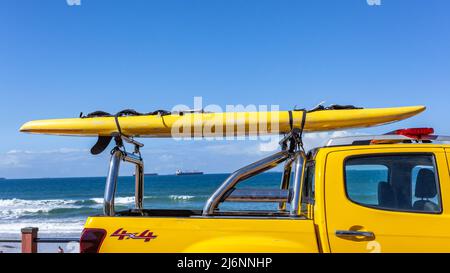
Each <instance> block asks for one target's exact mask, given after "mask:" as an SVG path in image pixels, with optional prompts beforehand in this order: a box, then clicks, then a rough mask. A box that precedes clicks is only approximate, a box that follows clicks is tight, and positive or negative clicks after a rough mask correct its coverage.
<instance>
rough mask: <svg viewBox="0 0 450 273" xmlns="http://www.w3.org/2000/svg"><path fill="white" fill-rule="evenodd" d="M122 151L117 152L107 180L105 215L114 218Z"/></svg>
mask: <svg viewBox="0 0 450 273" xmlns="http://www.w3.org/2000/svg"><path fill="white" fill-rule="evenodd" d="M122 157H123V154H122V151H120V150H116V151H115V152H114V153H113V154H112V156H111V161H110V163H109V171H108V177H107V178H106V186H105V196H104V202H103V213H104V214H105V215H106V216H114V195H115V193H116V187H117V179H118V177H119V169H120V161H121V160H122Z"/></svg>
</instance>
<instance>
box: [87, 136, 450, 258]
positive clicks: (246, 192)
mask: <svg viewBox="0 0 450 273" xmlns="http://www.w3.org/2000/svg"><path fill="white" fill-rule="evenodd" d="M432 133H433V132H432V131H431V130H430V129H408V130H398V131H396V132H392V133H390V134H386V135H380V136H359V137H345V138H336V139H331V140H330V141H329V142H328V144H327V145H326V146H324V147H321V148H317V149H314V150H312V151H310V152H308V153H305V152H304V151H303V149H302V145H301V134H300V135H299V134H298V132H293V133H291V134H288V135H287V136H286V138H285V139H283V141H282V142H281V147H282V148H281V151H280V152H278V153H276V154H274V155H271V156H269V157H267V158H264V159H262V160H260V161H258V162H255V163H253V164H250V165H249V166H246V167H244V168H242V169H240V170H238V171H236V172H235V173H233V174H232V175H231V176H230V177H229V178H228V179H227V180H226V181H224V183H223V184H222V185H221V186H220V187H219V188H218V189H217V190H216V191H215V192H214V193H213V194H212V195H211V197H210V198H209V199H208V201H207V202H206V204H205V207H204V209H203V210H201V211H189V210H185V211H182V210H152V209H144V208H143V206H142V203H140V201H139V200H141V198H140V196H141V195H142V189H143V177H140V176H139V175H136V200H137V204H136V208H135V209H132V210H127V211H121V212H116V211H114V206H113V204H114V199H113V197H114V192H115V185H114V184H115V183H117V179H116V178H114V177H113V176H114V174H115V173H116V172H115V169H116V168H118V166H117V165H115V164H117V163H114V162H116V161H114V155H113V158H112V161H111V165H110V172H109V173H110V175H109V176H108V179H107V185H106V190H105V215H100V216H94V217H90V218H89V219H88V220H87V222H86V226H85V230H84V232H83V234H82V238H81V251H82V252H121V253H123V252H135V253H136V252H140V253H145V252H158V253H162V252H188V253H198V252H214V253H220V252H222V253H230V252H240V253H245V252H260V253H268V252H271V253H273V252H283V253H286V252H294V253H299V252H311V253H317V252H325V253H336V252H450V231H449V227H450V213H449V210H450V181H449V163H448V162H449V161H448V156H450V154H449V151H450V150H449V149H450V146H449V145H448V144H445V142H447V141H450V138H449V137H441V136H435V135H432ZM116 156H117V157H118V159H120V160H118V162H120V161H121V160H123V161H126V157H127V155H126V154H123V153H122V152H121V153H120V155H119V154H117V155H116ZM128 161H129V162H134V163H136V164H137V165H136V166H137V172H138V173H140V172H142V171H143V170H142V169H143V165H142V164H138V163H139V161H136V160H128ZM278 165H282V166H283V167H284V168H283V170H284V171H283V173H282V177H281V179H280V180H281V182H280V187H279V188H278V189H240V187H239V186H240V185H242V184H244V183H243V182H245V181H246V180H248V179H249V178H251V177H253V176H255V175H258V174H260V173H262V172H265V171H267V170H270V169H272V168H274V167H276V166H278ZM225 202H251V203H254V204H259V203H267V202H271V203H273V204H276V206H275V209H273V210H270V211H266V210H252V211H224V210H222V209H221V205H222V204H223V203H225Z"/></svg>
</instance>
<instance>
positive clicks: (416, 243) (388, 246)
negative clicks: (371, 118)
mask: <svg viewBox="0 0 450 273" xmlns="http://www.w3.org/2000/svg"><path fill="white" fill-rule="evenodd" d="M399 153H401V154H403V153H407V154H408V153H432V154H433V155H434V157H435V160H436V165H437V171H438V174H439V183H440V191H441V199H442V206H443V207H442V208H443V210H442V212H441V213H437V214H431V213H416V212H401V211H389V210H381V209H377V208H370V207H366V206H363V205H360V204H356V203H354V202H352V201H351V200H349V198H348V197H347V194H346V189H345V185H344V184H345V183H344V181H345V178H344V167H343V166H344V160H345V159H346V158H348V157H350V156H355V155H358V156H359V155H371V154H372V155H375V154H399ZM326 164H327V165H326V174H325V180H324V181H323V184H322V185H324V186H325V196H326V201H325V205H326V221H327V237H328V239H329V247H330V249H331V252H450V232H449V230H450V229H449V227H450V214H449V209H450V207H449V204H450V195H449V193H450V181H449V173H448V164H447V158H446V155H445V153H444V149H443V147H440V146H437V145H427V146H424V145H388V146H385V145H382V146H379V147H368V146H362V147H353V148H351V149H343V148H340V149H334V151H330V150H329V151H328V152H327V160H326ZM337 230H358V231H370V232H373V233H374V234H375V237H374V238H371V239H368V238H358V237H354V238H339V237H338V236H336V231H337Z"/></svg>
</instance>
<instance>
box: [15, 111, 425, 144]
mask: <svg viewBox="0 0 450 273" xmlns="http://www.w3.org/2000/svg"><path fill="white" fill-rule="evenodd" d="M425 109H426V108H425V107H424V106H409V107H395V108H372V109H348V110H347V109H346V110H322V111H315V112H309V113H307V114H306V120H305V124H304V130H305V131H306V132H315V131H328V130H339V129H348V128H362V127H371V126H377V125H382V124H387V123H392V122H396V121H400V120H404V119H407V118H409V117H412V116H414V115H417V114H419V113H421V112H423V111H424V110H425ZM290 113H291V114H290ZM118 121H119V124H120V127H121V129H122V133H123V134H124V135H127V136H133V137H189V136H203V137H214V136H243V135H262V134H283V133H288V132H289V131H291V129H292V128H291V127H294V128H301V126H302V121H303V112H302V111H292V112H289V111H273V112H227V113H189V114H188V113H186V114H184V115H180V114H171V115H165V116H159V115H146V116H126V117H119V118H118ZM20 131H21V132H26V133H34V134H47V135H66V136H111V135H114V134H116V133H117V132H118V128H117V125H116V122H115V118H114V117H94V118H70V119H48V120H36V121H30V122H28V123H26V124H24V125H23V126H22V127H21V128H20Z"/></svg>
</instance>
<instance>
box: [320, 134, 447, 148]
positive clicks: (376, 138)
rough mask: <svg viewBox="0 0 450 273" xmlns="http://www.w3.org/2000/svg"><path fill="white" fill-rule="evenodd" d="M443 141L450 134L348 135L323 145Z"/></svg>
mask: <svg viewBox="0 0 450 273" xmlns="http://www.w3.org/2000/svg"><path fill="white" fill-rule="evenodd" d="M389 141H391V143H409V144H410V143H436V142H438V143H443V142H450V136H438V135H428V136H423V137H421V138H420V139H416V138H413V137H408V136H404V135H393V134H387V135H361V136H348V137H335V138H331V139H330V140H329V141H328V142H327V144H326V145H325V147H331V146H347V145H370V144H385V143H389Z"/></svg>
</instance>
